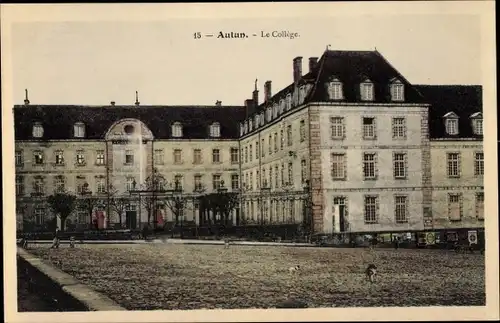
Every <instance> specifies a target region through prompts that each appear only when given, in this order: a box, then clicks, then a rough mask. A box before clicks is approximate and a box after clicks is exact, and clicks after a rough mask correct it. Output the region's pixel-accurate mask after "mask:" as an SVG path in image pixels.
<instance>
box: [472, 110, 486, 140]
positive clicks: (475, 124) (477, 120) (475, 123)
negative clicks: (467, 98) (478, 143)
mask: <svg viewBox="0 0 500 323" xmlns="http://www.w3.org/2000/svg"><path fill="white" fill-rule="evenodd" d="M470 118H471V121H472V131H473V132H474V134H475V135H480V136H482V135H483V114H482V113H481V112H476V113H474V114H473V115H471V116H470Z"/></svg>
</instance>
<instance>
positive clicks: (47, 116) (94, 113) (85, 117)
mask: <svg viewBox="0 0 500 323" xmlns="http://www.w3.org/2000/svg"><path fill="white" fill-rule="evenodd" d="M125 118H135V119H138V120H141V121H142V122H144V123H145V124H146V126H148V127H149V129H150V130H151V132H152V133H153V136H154V137H155V138H157V139H168V138H171V124H172V123H174V122H176V121H179V122H181V124H182V125H183V137H182V138H183V139H204V138H209V136H208V135H209V132H208V129H209V126H210V125H211V124H212V123H213V122H219V123H220V132H221V137H220V138H221V139H237V138H238V137H239V126H238V122H239V121H241V120H244V118H245V107H243V106H222V107H215V106H143V105H141V106H139V107H136V106H78V105H29V106H24V105H16V106H14V123H15V130H14V131H15V139H16V140H28V139H32V127H33V124H34V123H35V122H37V121H38V122H41V123H42V125H43V128H44V135H43V138H42V139H45V140H50V139H69V138H73V125H74V124H75V123H76V122H83V123H84V124H85V126H86V134H85V135H86V136H85V138H87V139H104V136H105V134H106V132H107V131H108V129H109V128H110V127H111V126H112V125H113V123H115V122H117V121H119V120H121V119H125Z"/></svg>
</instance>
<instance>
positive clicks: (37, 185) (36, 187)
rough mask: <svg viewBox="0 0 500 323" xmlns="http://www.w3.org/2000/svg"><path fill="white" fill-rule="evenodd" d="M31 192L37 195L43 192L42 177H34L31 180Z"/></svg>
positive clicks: (43, 181)
mask: <svg viewBox="0 0 500 323" xmlns="http://www.w3.org/2000/svg"><path fill="white" fill-rule="evenodd" d="M33 192H34V193H35V194H38V195H43V194H45V180H44V178H43V177H35V179H34V181H33Z"/></svg>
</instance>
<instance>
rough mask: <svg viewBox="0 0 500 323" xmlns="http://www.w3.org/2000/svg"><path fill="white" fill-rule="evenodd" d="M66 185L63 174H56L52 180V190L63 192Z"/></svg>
mask: <svg viewBox="0 0 500 323" xmlns="http://www.w3.org/2000/svg"><path fill="white" fill-rule="evenodd" d="M65 186H66V180H65V178H64V177H63V176H56V177H55V180H54V192H55V193H63V192H64V190H65Z"/></svg>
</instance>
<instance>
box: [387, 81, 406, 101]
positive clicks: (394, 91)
mask: <svg viewBox="0 0 500 323" xmlns="http://www.w3.org/2000/svg"><path fill="white" fill-rule="evenodd" d="M390 86H391V100H392V101H404V99H405V96H404V84H403V83H402V82H401V81H400V80H397V79H396V80H393V81H392V83H391V85H390Z"/></svg>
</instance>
